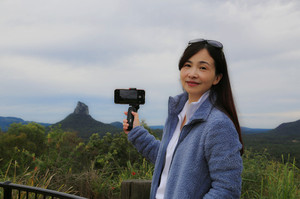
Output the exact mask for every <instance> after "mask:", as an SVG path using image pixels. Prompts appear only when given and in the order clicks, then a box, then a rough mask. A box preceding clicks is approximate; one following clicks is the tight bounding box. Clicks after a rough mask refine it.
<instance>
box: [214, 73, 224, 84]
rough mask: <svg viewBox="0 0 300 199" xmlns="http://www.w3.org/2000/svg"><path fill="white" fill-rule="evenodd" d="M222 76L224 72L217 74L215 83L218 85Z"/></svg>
mask: <svg viewBox="0 0 300 199" xmlns="http://www.w3.org/2000/svg"><path fill="white" fill-rule="evenodd" d="M222 77H223V74H222V73H220V74H217V75H216V78H215V80H214V82H213V85H217V84H218V83H219V82H220V81H221V79H222Z"/></svg>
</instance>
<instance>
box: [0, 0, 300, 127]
mask: <svg viewBox="0 0 300 199" xmlns="http://www.w3.org/2000/svg"><path fill="white" fill-rule="evenodd" d="M299 5H300V3H299V1H297V0H288V1H281V0H276V1H271V0H265V1H259V0H255V1H238V0H228V1H219V0H213V1H196V0H189V1H181V0H175V1H174V0H173V1H170V0H168V1H159V0H154V1H137V0H129V1H121V0H113V1H105V0H101V1H96V0H88V1H84V2H83V1H79V0H74V1H67V0H65V1H57V0H54V1H51V2H41V1H37V0H29V1H26V2H23V1H20V0H11V1H2V2H0V29H1V36H0V43H1V46H0V84H1V85H5V86H1V87H0V92H1V98H0V104H5V105H2V106H0V108H1V109H0V115H4V116H5V115H10V113H16V114H17V111H18V109H20V112H22V114H21V115H22V117H25V118H24V119H26V117H28V118H29V120H30V118H36V117H35V116H34V115H35V114H36V115H39V116H38V118H41V120H39V121H45V122H47V121H55V120H56V117H57V116H56V115H55V112H56V111H57V115H59V114H60V115H63V114H67V113H66V112H67V110H72V109H73V107H72V106H74V104H76V103H77V100H79V99H82V100H85V101H86V102H88V103H90V104H88V105H89V106H91V107H95V109H99V110H100V109H101V111H99V112H97V111H95V112H93V110H92V109H91V108H90V109H91V110H90V111H91V112H92V113H93V114H94V116H95V117H96V118H99V120H105V121H107V122H109V121H115V119H114V118H116V117H119V116H117V115H118V114H120V113H119V112H120V110H121V109H124V108H125V107H122V106H118V105H114V104H113V103H112V99H113V96H112V95H113V90H114V89H115V88H130V87H138V88H142V89H145V90H146V97H147V98H146V100H147V101H146V102H147V103H146V104H145V105H144V106H143V108H141V110H140V111H141V114H143V117H144V119H146V122H148V123H150V124H163V123H164V120H165V116H166V112H167V111H166V109H167V107H166V106H167V105H166V103H167V99H168V96H174V95H176V94H178V93H180V92H181V86H180V83H179V71H178V69H177V62H178V60H179V58H180V56H181V53H182V52H183V50H184V48H185V47H186V44H187V41H188V40H190V39H194V38H199V37H203V38H208V39H216V40H220V41H221V42H222V43H223V44H224V51H225V54H226V56H227V61H228V64H229V71H230V76H231V81H232V86H233V89H234V94H235V97H236V102H237V105H238V109H239V112H240V115H241V121H242V125H247V126H249V125H248V124H251V126H253V127H256V126H257V127H259V126H266V127H268V126H274V122H273V121H276V122H280V120H285V119H291V120H293V119H294V120H295V119H296V118H299V117H300V115H297V113H298V110H300V107H299V105H298V104H297V103H296V102H297V101H299V100H300V94H298V92H297V86H298V85H299V84H300V79H299V78H298V77H297V76H298V74H299V72H300V70H299V67H298V64H299V61H300V60H299V57H300V48H299V45H298V44H299V43H300V38H299V36H298V35H299V34H300V22H299V20H298V19H299V18H300V11H299V8H300V6H299ZM22 104H24V106H27V107H37V109H38V110H40V111H38V113H36V112H37V111H36V109H35V108H27V109H25V108H24V109H23V108H21V107H23V105H22ZM67 104H70V105H67ZM16 107H17V108H16ZM55 107H58V108H57V109H56V108H55ZM64 107H68V108H67V109H65V108H64ZM103 107H108V108H107V109H105V108H103ZM48 109H49V111H47V110H48ZM50 109H51V111H50ZM125 109H126V108H125ZM291 111H294V112H293V114H291V117H289V118H288V117H286V116H284V115H282V114H280V113H284V112H287V113H289V112H291ZM270 112H271V113H274V115H272V116H270V117H269V119H265V120H262V118H261V117H268V116H269V115H268V114H267V113H270ZM29 115H30V116H29ZM50 115H51V116H50ZM254 115H261V117H259V116H257V117H255V116H254ZM250 116H251V118H250ZM121 117H122V116H121ZM43 118H44V119H43ZM46 118H47V119H46ZM103 118H105V119H103ZM270 118H273V119H270ZM274 118H275V119H274Z"/></svg>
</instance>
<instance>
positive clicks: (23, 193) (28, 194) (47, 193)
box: [0, 181, 86, 199]
mask: <svg viewBox="0 0 300 199" xmlns="http://www.w3.org/2000/svg"><path fill="white" fill-rule="evenodd" d="M0 187H2V188H3V193H4V194H2V195H3V196H4V197H3V199H12V198H13V191H16V193H15V194H16V196H14V198H19V199H20V198H21V197H22V198H26V199H29V198H35V199H37V198H44V199H46V198H61V199H86V198H83V197H80V196H76V195H72V194H67V193H62V192H58V191H53V190H50V189H42V188H38V187H30V186H25V185H19V184H14V183H11V182H10V181H6V182H0ZM0 191H1V190H0ZM0 195H1V194H0Z"/></svg>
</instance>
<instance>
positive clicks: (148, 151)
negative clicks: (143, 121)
mask: <svg viewBox="0 0 300 199" xmlns="http://www.w3.org/2000/svg"><path fill="white" fill-rule="evenodd" d="M128 140H129V141H130V142H131V143H132V144H133V146H134V147H135V148H136V149H137V150H138V151H139V152H140V153H141V154H142V155H143V156H144V157H145V158H146V159H148V160H150V161H151V162H152V163H153V164H155V161H156V158H157V153H158V149H159V146H160V141H159V140H156V138H155V137H154V136H153V135H151V134H150V133H149V132H148V131H147V130H146V129H145V128H144V127H142V126H137V127H135V128H133V129H132V130H131V131H130V132H129V133H128Z"/></svg>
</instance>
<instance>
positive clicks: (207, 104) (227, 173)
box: [128, 93, 243, 199]
mask: <svg viewBox="0 0 300 199" xmlns="http://www.w3.org/2000/svg"><path fill="white" fill-rule="evenodd" d="M187 99H188V94H187V93H183V94H181V95H178V96H176V97H174V98H172V97H170V99H169V110H168V118H167V121H166V124H165V127H164V133H163V137H162V140H161V141H159V140H156V139H155V138H154V137H153V136H152V135H151V134H149V132H148V131H147V130H146V129H144V128H143V127H141V126H138V127H135V128H133V129H132V130H131V131H130V133H129V134H128V140H129V141H130V142H131V143H132V144H133V145H134V146H135V147H136V149H137V150H138V151H139V152H140V153H142V155H143V156H144V157H146V158H147V159H148V160H150V161H151V162H153V163H154V164H155V169H154V174H153V178H152V185H151V194H150V199H154V198H155V195H156V191H157V188H158V186H159V182H160V176H161V173H162V170H163V166H164V162H165V155H166V149H167V146H168V143H169V141H170V139H171V137H172V135H173V132H174V130H175V128H176V125H177V123H178V114H179V113H180V112H181V110H182V108H183V107H184V104H185V102H186V101H187ZM241 148H242V145H241V143H240V141H239V138H238V133H237V131H236V129H235V127H234V124H233V122H232V121H231V120H230V119H229V118H228V116H227V115H226V114H224V113H223V112H222V111H220V110H219V109H217V108H216V107H214V106H213V104H212V103H211V101H210V99H209V98H208V99H206V100H205V101H204V102H203V104H201V106H200V107H199V109H198V110H197V111H196V112H195V113H194V115H193V116H192V118H191V120H190V122H189V123H188V124H186V125H185V126H184V127H183V128H182V131H181V133H180V137H179V141H178V144H177V146H176V149H175V152H174V155H173V160H172V162H171V165H170V170H169V176H168V180H167V184H166V190H165V195H164V198H165V199H194V198H204V199H218V198H220V199H227V198H240V194H241V184H242V180H241V173H242V168H243V163H242V158H241V155H240V150H241Z"/></svg>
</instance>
